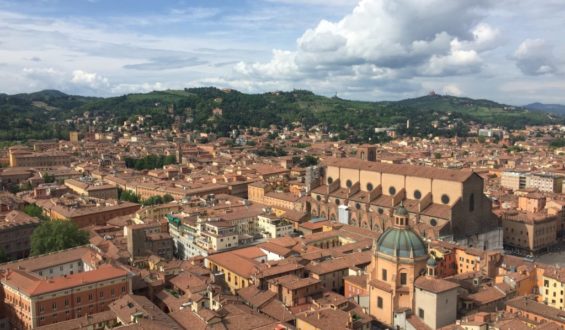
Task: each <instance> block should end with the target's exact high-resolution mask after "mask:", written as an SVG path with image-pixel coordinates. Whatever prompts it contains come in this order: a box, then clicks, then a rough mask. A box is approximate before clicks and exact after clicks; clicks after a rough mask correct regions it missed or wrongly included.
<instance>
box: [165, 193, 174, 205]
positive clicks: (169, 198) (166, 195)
mask: <svg viewBox="0 0 565 330" xmlns="http://www.w3.org/2000/svg"><path fill="white" fill-rule="evenodd" d="M174 200H175V198H174V197H173V196H171V195H170V194H165V195H163V203H169V202H172V201H174Z"/></svg>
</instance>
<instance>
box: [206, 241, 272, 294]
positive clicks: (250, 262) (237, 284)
mask: <svg viewBox="0 0 565 330" xmlns="http://www.w3.org/2000/svg"><path fill="white" fill-rule="evenodd" d="M266 261H267V256H266V254H265V253H263V252H262V251H261V249H259V248H258V247H248V248H243V249H239V250H234V251H229V252H223V253H217V254H213V255H211V256H208V257H207V258H206V260H205V265H206V267H207V268H208V269H210V270H211V271H212V273H214V274H220V273H221V274H223V277H224V280H225V282H226V284H227V285H228V287H229V288H230V291H231V292H232V293H236V291H237V290H239V289H241V288H245V287H248V286H249V285H250V284H252V283H253V277H254V275H256V274H257V273H258V271H259V267H260V265H261V264H263V263H264V262H266Z"/></svg>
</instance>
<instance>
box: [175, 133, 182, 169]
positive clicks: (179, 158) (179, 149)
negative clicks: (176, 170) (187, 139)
mask: <svg viewBox="0 0 565 330" xmlns="http://www.w3.org/2000/svg"><path fill="white" fill-rule="evenodd" d="M182 143H183V139H182V138H178V139H177V151H176V158H177V163H178V164H182V156H183V155H182Z"/></svg>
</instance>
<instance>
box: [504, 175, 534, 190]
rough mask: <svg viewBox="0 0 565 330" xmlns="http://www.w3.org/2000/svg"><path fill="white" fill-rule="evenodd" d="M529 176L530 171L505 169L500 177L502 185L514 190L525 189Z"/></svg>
mask: <svg viewBox="0 0 565 330" xmlns="http://www.w3.org/2000/svg"><path fill="white" fill-rule="evenodd" d="M527 176H528V172H525V171H504V172H502V175H501V177H500V185H501V186H502V187H504V188H508V189H512V190H514V191H516V190H520V189H524V188H526V177H527Z"/></svg>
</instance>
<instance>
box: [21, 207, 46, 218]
mask: <svg viewBox="0 0 565 330" xmlns="http://www.w3.org/2000/svg"><path fill="white" fill-rule="evenodd" d="M24 213H25V214H27V215H29V216H30V217H36V218H39V219H41V220H48V218H47V217H46V216H44V215H43V209H42V208H41V207H39V206H37V204H35V203H33V204H29V205H26V206H25V207H24Z"/></svg>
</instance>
